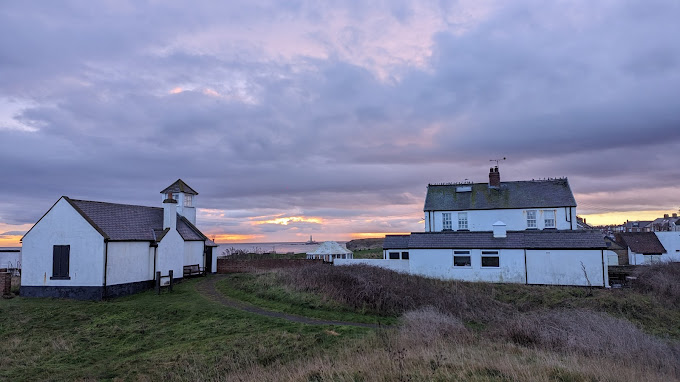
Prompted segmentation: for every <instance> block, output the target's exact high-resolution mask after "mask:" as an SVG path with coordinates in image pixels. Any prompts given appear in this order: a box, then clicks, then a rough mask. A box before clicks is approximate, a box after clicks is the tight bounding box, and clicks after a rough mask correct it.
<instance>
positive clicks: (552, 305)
mask: <svg viewBox="0 0 680 382" xmlns="http://www.w3.org/2000/svg"><path fill="white" fill-rule="evenodd" d="M470 285H473V286H475V287H477V288H480V289H481V290H482V291H484V292H485V293H488V294H490V295H491V296H492V297H493V298H495V299H496V300H498V301H501V302H505V303H510V304H512V305H513V306H515V307H516V308H517V309H518V310H519V311H520V312H528V311H533V310H546V309H573V308H579V309H590V310H593V311H598V312H605V313H608V314H611V315H612V316H614V317H619V318H625V319H627V320H629V321H631V322H633V323H634V324H636V325H638V326H639V327H641V328H642V329H643V330H645V331H646V332H648V333H651V334H654V335H657V336H661V337H670V338H674V339H680V309H677V308H676V307H674V306H673V305H670V304H668V302H667V301H665V300H663V299H659V298H657V297H655V296H654V295H652V294H649V293H641V292H639V291H636V290H634V289H601V288H595V289H592V290H589V289H588V288H582V287H567V286H538V285H529V286H528V285H520V284H485V283H473V284H470Z"/></svg>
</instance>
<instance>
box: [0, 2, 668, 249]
mask: <svg viewBox="0 0 680 382" xmlns="http://www.w3.org/2000/svg"><path fill="white" fill-rule="evenodd" d="M222 3H223V4H222ZM284 3H285V4H284ZM678 20H680V3H679V2H677V1H674V0H668V1H649V0H646V1H619V0H616V1H578V0H575V1H550V2H546V1H542V0H536V1H512V2H507V1H480V0H471V1H465V0H463V1H446V0H443V1H424V0H418V1H407V0H404V1H401V0H399V1H386V2H383V3H381V2H366V1H346V2H345V1H327V2H316V1H309V2H306V1H298V2H295V1H291V2H277V1H273V2H266V1H256V0H255V1H254V0H249V1H243V2H241V3H239V2H238V1H229V2H215V1H197V0H192V1H124V0H115V1H114V0H111V1H84V0H83V1H59V2H53V1H47V0H45V1H12V2H9V1H6V2H3V3H2V5H0V163H1V164H2V172H1V173H0V174H1V178H0V179H1V181H0V245H18V239H19V237H20V235H21V234H22V233H23V232H25V231H26V230H27V229H28V228H30V227H31V225H32V224H33V223H35V222H36V221H37V220H38V219H39V218H40V216H42V214H43V213H44V212H45V211H47V209H48V208H49V207H50V206H51V205H52V204H53V203H54V202H55V201H56V200H57V199H58V198H59V196H61V195H68V196H70V197H72V198H76V199H87V200H100V201H110V202H120V203H129V204H142V205H158V206H160V201H161V197H160V194H159V192H160V190H162V189H163V188H165V187H166V186H167V185H169V184H170V183H172V182H173V181H175V180H176V179H177V178H182V179H183V180H185V181H186V182H187V183H188V184H189V185H191V186H192V187H193V188H194V189H196V190H197V191H198V192H199V194H200V195H199V196H198V197H197V199H196V203H197V205H198V206H199V207H201V209H200V210H199V213H198V225H199V227H200V228H201V229H203V230H204V232H206V233H208V234H209V235H216V236H217V240H218V241H222V242H224V241H227V240H240V241H251V242H262V241H281V240H291V241H297V240H306V239H307V238H308V236H309V235H310V234H312V235H314V237H315V239H320V240H324V239H330V240H343V239H350V238H354V237H361V236H375V235H378V234H384V233H390V232H410V231H418V230H422V229H423V226H424V224H423V222H422V220H421V219H422V215H423V214H422V207H423V201H424V197H425V190H426V186H427V184H428V183H435V182H451V181H463V180H466V179H469V180H471V181H474V182H485V181H487V180H488V177H487V174H488V168H489V166H490V164H491V162H489V160H490V159H493V158H500V157H507V158H508V159H507V160H506V161H504V162H502V163H501V178H502V180H525V179H532V178H545V177H563V176H566V177H568V178H569V181H570V184H571V186H572V190H573V191H574V193H575V196H576V200H577V203H578V205H579V207H578V213H579V215H582V216H585V217H586V218H588V221H589V222H592V223H598V222H602V223H604V222H621V221H624V220H625V219H627V218H628V219H631V220H632V219H636V218H644V217H647V216H654V217H656V216H657V215H659V214H662V213H664V212H677V210H678V208H679V207H680V197H679V196H678V195H680V192H679V191H680V185H679V182H678V180H679V179H680V43H679V42H678V36H680V22H678Z"/></svg>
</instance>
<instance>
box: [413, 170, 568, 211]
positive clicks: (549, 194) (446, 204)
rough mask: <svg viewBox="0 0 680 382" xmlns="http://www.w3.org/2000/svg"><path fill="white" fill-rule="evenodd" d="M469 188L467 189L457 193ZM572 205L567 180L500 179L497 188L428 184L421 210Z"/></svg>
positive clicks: (476, 184) (479, 184)
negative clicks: (510, 180) (463, 189)
mask: <svg viewBox="0 0 680 382" xmlns="http://www.w3.org/2000/svg"><path fill="white" fill-rule="evenodd" d="M459 187H460V188H465V187H469V188H470V189H471V191H466V192H458V191H457V189H458V188H459ZM551 207H576V200H575V199H574V195H573V194H572V192H571V187H569V182H568V181H567V179H566V178H565V179H553V180H536V181H534V180H530V181H517V182H502V183H501V186H500V187H499V188H491V187H489V185H488V184H487V183H473V184H462V185H455V184H452V185H432V184H431V185H429V186H428V187H427V196H426V197H425V207H424V210H425V211H469V210H495V209H516V208H551Z"/></svg>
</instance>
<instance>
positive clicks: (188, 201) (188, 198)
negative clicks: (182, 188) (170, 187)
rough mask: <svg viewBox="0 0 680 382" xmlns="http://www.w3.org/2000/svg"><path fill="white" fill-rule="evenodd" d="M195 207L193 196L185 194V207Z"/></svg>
mask: <svg viewBox="0 0 680 382" xmlns="http://www.w3.org/2000/svg"><path fill="white" fill-rule="evenodd" d="M192 205H193V195H187V194H184V207H191V206H192Z"/></svg>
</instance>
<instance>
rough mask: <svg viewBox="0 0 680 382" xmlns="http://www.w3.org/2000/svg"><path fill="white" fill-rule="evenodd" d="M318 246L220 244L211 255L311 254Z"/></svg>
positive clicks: (302, 244) (342, 242) (341, 242)
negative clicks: (241, 252) (236, 252)
mask: <svg viewBox="0 0 680 382" xmlns="http://www.w3.org/2000/svg"><path fill="white" fill-rule="evenodd" d="M345 243H346V241H338V244H340V245H342V246H344V245H345ZM320 244H321V243H319V244H305V243H294V242H293V243H226V244H220V246H219V247H217V248H216V249H215V250H213V253H217V254H218V255H221V254H222V252H224V251H225V250H230V249H232V248H233V249H242V250H244V251H247V252H253V253H260V252H276V253H290V252H292V253H307V252H312V251H314V250H315V249H317V248H318V247H319V245H320Z"/></svg>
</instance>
